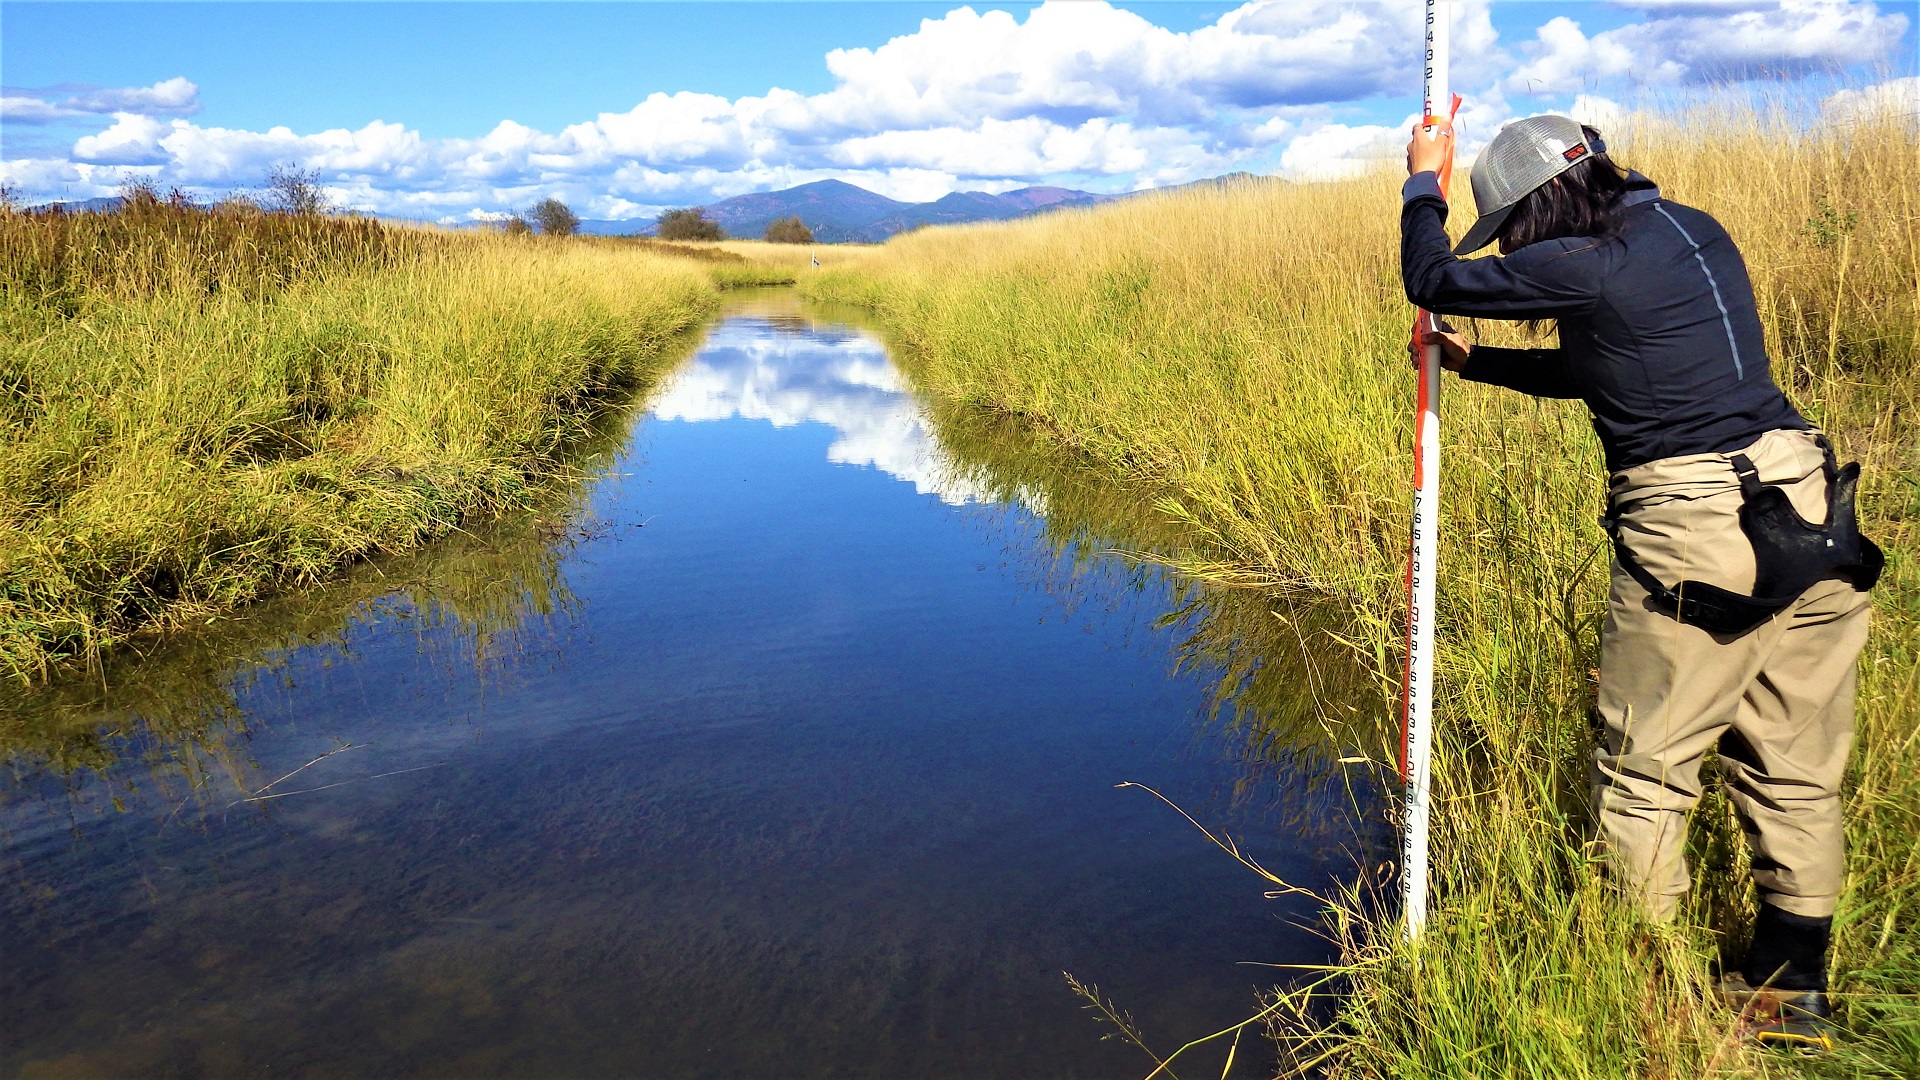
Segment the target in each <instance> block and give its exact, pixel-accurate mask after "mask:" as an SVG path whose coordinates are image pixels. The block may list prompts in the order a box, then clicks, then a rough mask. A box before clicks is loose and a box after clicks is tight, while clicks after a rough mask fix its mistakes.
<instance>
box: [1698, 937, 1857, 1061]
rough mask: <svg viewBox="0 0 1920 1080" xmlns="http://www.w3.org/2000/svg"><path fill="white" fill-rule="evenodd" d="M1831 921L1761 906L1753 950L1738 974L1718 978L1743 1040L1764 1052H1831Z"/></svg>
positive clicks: (1737, 971)
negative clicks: (1786, 1049)
mask: <svg viewBox="0 0 1920 1080" xmlns="http://www.w3.org/2000/svg"><path fill="white" fill-rule="evenodd" d="M1832 934H1833V920H1832V919H1831V918H1813V917H1810V916H1806V915H1795V914H1793V913H1791V912H1787V911H1782V910H1780V909H1779V908H1777V907H1774V906H1773V905H1771V904H1767V903H1762V904H1761V905H1760V917H1759V919H1758V920H1757V921H1756V923H1755V925H1754V929H1753V947H1752V948H1750V949H1748V950H1747V957H1746V959H1745V960H1743V961H1741V963H1740V966H1739V967H1738V969H1736V970H1734V971H1730V972H1727V973H1726V974H1725V975H1722V976H1721V977H1720V996H1721V998H1722V999H1723V1000H1725V1001H1726V1003H1727V1004H1728V1005H1729V1006H1731V1007H1732V1008H1733V1009H1735V1010H1736V1011H1738V1012H1739V1014H1740V1018H1741V1022H1740V1026H1741V1029H1742V1031H1743V1032H1744V1033H1745V1034H1746V1037H1747V1038H1749V1039H1751V1040H1753V1041H1754V1042H1757V1043H1760V1044H1761V1045H1764V1046H1784V1047H1795V1048H1800V1049H1807V1050H1832V1049H1833V1020H1832V1015H1833V1010H1832V1007H1831V1005H1830V1004H1829V1002H1828V1001H1827V943H1828V941H1829V939H1830V938H1831V937H1832Z"/></svg>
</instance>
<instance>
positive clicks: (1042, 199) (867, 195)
mask: <svg viewBox="0 0 1920 1080" xmlns="http://www.w3.org/2000/svg"><path fill="white" fill-rule="evenodd" d="M1117 197H1118V196H1114V195H1096V194H1094V193H1093V192H1090V191H1073V190H1070V189H1068V188H1058V187H1029V188H1020V189H1018V190H1016V191H1008V192H1003V193H1001V194H999V195H990V194H988V193H986V192H984V191H956V192H954V193H952V194H951V195H946V196H943V197H941V198H939V199H935V200H934V201H932V202H924V203H911V202H900V201H898V200H896V199H889V198H887V197H886V196H885V195H876V194H874V193H873V192H871V191H868V190H867V189H866V188H863V187H858V186H855V185H853V184H849V183H846V182H845V181H841V180H816V181H814V182H813V183H811V184H801V185H800V186H799V187H791V188H787V189H786V190H784V191H756V192H754V193H752V194H750V195H735V196H734V197H733V198H731V199H722V200H721V201H719V202H717V203H713V204H712V205H710V206H706V207H703V209H704V210H706V212H707V217H709V218H711V219H712V220H714V221H716V222H718V223H719V225H720V227H721V228H723V229H725V230H727V235H728V236H736V237H740V238H742V239H750V240H757V239H759V238H760V237H761V236H762V235H763V234H765V233H766V231H767V226H768V225H771V224H772V223H773V222H775V221H777V220H779V219H780V218H784V217H794V216H797V217H799V218H800V220H801V221H804V222H806V223H807V228H809V229H812V230H813V236H814V239H816V240H819V241H820V242H821V243H823V244H836V243H844V242H847V241H858V242H864V243H879V242H880V241H882V240H885V239H886V238H887V237H889V236H893V235H894V234H896V233H903V232H906V231H907V230H908V229H916V228H919V227H920V226H922V225H957V224H960V223H962V222H967V221H1003V220H1005V219H1007V218H1016V217H1025V216H1027V215H1028V214H1035V213H1039V212H1040V211H1043V210H1055V209H1059V208H1062V207H1069V206H1093V205H1095V204H1097V203H1103V202H1107V201H1108V200H1110V199H1114V198H1117ZM580 231H581V232H587V233H593V234H596V235H601V236H607V235H617V234H624V233H632V232H636V231H638V232H642V233H651V232H653V223H652V222H635V221H583V222H581V223H580Z"/></svg>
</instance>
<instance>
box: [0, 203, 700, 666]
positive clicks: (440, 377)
mask: <svg viewBox="0 0 1920 1080" xmlns="http://www.w3.org/2000/svg"><path fill="white" fill-rule="evenodd" d="M716 302H717V294H716V292H715V288H714V282H713V279H712V278H711V277H710V276H709V275H707V274H706V273H704V272H703V271H702V270H701V269H700V268H699V267H698V266H696V265H694V264H691V263H689V262H686V261H684V260H679V259H674V258H669V257H666V256H662V255H657V254H649V253H645V252H638V251H622V250H608V249H602V248H597V247H593V246H589V245H566V244H522V243H516V242H513V241H510V240H506V239H499V238H482V237H474V236H458V235H450V234H443V233H433V232H427V231H420V230H405V229H395V228H392V227H390V226H384V225H380V224H378V223H375V222H369V221H361V220H352V219H345V220H341V219H330V218H317V217H315V218H304V219H302V218H293V217H284V216H281V215H270V214H260V213H258V212H257V211H247V210H244V209H242V210H221V211H215V212H207V211H199V210H194V209H191V208H185V207H171V206H167V205H166V204H151V203H148V204H144V205H138V206H135V207H133V208H131V209H130V210H128V211H123V212H121V213H117V214H99V215H96V214H89V215H72V216H68V215H40V214H32V215H28V214H5V215H0V413H4V416H5V424H4V426H3V427H0V671H4V672H5V674H6V676H7V677H9V678H11V679H13V680H15V681H33V680H37V679H41V678H44V677H45V676H47V675H48V674H49V673H50V672H51V670H52V668H53V667H54V665H56V664H58V663H59V662H61V661H63V660H69V659H73V658H83V659H85V658H94V657H97V655H98V653H99V652H100V651H101V650H102V649H105V648H108V647H110V646H112V645H113V644H115V643H117V642H120V641H123V640H125V639H126V638H128V637H129V636H131V635H134V634H137V633H142V632H146V631H151V630H159V629H168V628H174V627H181V626H187V625H193V624H196V623H201V622H204V621H205V620H206V619H207V618H209V617H210V616H212V615H215V614H217V613H219V612H221V611H224V610H226V609H229V608H231V607H234V606H236V605H239V604H243V603H246V602H248V601H250V600H253V599H255V598H257V597H259V596H261V595H263V594H265V593H268V592H272V591H275V590H278V589H284V588H288V587H294V586H300V585H304V584H309V583H312V582H315V581H318V580H321V579H323V578H325V577H328V576H331V575H333V574H334V573H336V572H338V570H339V568H340V567H341V566H342V565H344V564H345V563H347V562H349V561H352V560H354V559H358V558H361V557H364V556H367V555H371V554H375V553H392V552H398V551H404V550H407V549H410V548H412V547H415V546H417V545H419V544H422V543H424V542H426V541H428V540H430V539H432V538H434V537H437V536H441V535H444V534H446V533H447V532H449V531H450V530H452V529H454V528H456V527H457V526H458V525H459V524H460V523H461V522H462V521H465V520H467V519H469V518H471V517H473V516H475V515H484V514H489V513H492V512H495V511H497V510H500V509H502V508H505V507H508V506H513V505H518V504H522V503H525V502H526V501H527V500H528V499H529V498H530V497H531V494H532V492H533V490H534V489H535V488H536V487H538V486H539V485H540V484H541V483H542V482H543V480H544V479H545V478H547V477H550V476H552V475H553V474H554V473H555V472H556V471H561V472H563V471H564V469H565V465H564V461H565V457H566V449H567V447H568V446H569V445H570V443H572V442H573V441H574V440H576V439H577V438H578V437H579V436H580V434H581V433H582V432H583V431H584V430H585V429H586V427H587V426H588V425H589V424H590V422H591V418H592V416H593V415H594V413H595V412H596V411H597V410H599V409H600V408H602V407H603V406H604V404H605V403H607V402H608V401H610V400H613V399H615V398H617V397H619V396H620V395H622V394H625V393H627V392H629V391H630V390H631V389H632V388H634V387H635V386H637V385H638V384H639V383H640V382H641V381H642V380H643V379H645V378H647V377H649V376H650V375H651V374H653V369H652V366H651V365H652V364H654V363H656V362H657V360H656V358H657V357H659V356H660V355H661V354H662V351H663V347H664V346H665V345H666V344H667V343H668V342H669V341H670V340H671V339H672V338H673V337H674V336H675V335H677V334H679V333H680V332H681V331H683V330H685V329H686V328H688V327H690V326H692V325H694V324H695V323H697V322H698V321H700V320H701V319H703V318H704V317H705V316H706V315H707V314H708V313H709V312H711V311H712V310H713V308H714V306H715V304H716Z"/></svg>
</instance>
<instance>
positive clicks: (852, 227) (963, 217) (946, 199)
mask: <svg viewBox="0 0 1920 1080" xmlns="http://www.w3.org/2000/svg"><path fill="white" fill-rule="evenodd" d="M1285 182H1286V181H1284V180H1278V179H1274V178H1271V177H1260V176H1255V175H1253V174H1252V173H1228V174H1227V175H1225V176H1217V177H1214V178H1212V179H1209V180H1196V181H1194V182H1193V183H1191V184H1181V185H1178V186H1177V187H1170V188H1154V189H1153V191H1152V192H1135V193H1133V194H1134V195H1140V194H1152V193H1161V192H1167V191H1177V190H1180V189H1181V188H1194V187H1204V186H1214V185H1221V184H1235V183H1270V184H1282V183H1285ZM1131 197H1133V195H1096V194H1094V193H1093V192H1091V191H1074V190H1072V189H1071V188H1059V187H1025V188H1019V189H1016V190H1014V191H1006V192H1001V193H1000V194H998V195H990V194H988V193H987V192H984V191H956V192H953V193H952V194H950V195H945V196H942V197H941V198H938V199H935V200H934V201H932V202H923V203H912V202H900V201H898V200H895V199H889V198H887V197H886V196H885V195H877V194H875V193H873V192H871V191H868V190H867V189H866V188H863V187H858V186H855V185H853V184H849V183H846V182H844V181H841V180H816V181H814V182H813V183H811V184H801V185H800V186H799V187H791V188H787V189H786V190H784V191H757V192H754V193H752V194H750V195H735V196H734V197H733V198H731V199H722V200H720V201H719V202H717V203H713V204H711V205H709V206H706V207H704V208H703V209H705V210H706V212H707V217H709V218H711V219H712V220H714V221H716V222H718V223H719V225H720V227H721V228H723V229H725V230H726V231H727V235H728V236H733V237H739V238H741V239H746V240H757V239H759V238H760V237H761V236H762V235H764V234H765V233H766V231H767V226H768V225H770V224H772V223H773V222H774V221H777V220H779V219H780V218H783V217H794V216H798V217H799V218H800V220H801V221H804V222H806V223H807V227H808V228H810V229H812V230H813V236H814V239H816V240H818V241H820V242H821V243H823V244H836V243H845V242H848V241H854V242H860V243H879V242H881V241H883V240H885V239H887V238H888V237H890V236H894V235H896V234H898V233H903V232H906V231H907V230H909V229H917V228H919V227H920V226H922V225H959V224H964V223H966V222H969V221H1005V220H1007V219H1008V218H1018V217H1026V216H1028V215H1029V214H1038V213H1043V212H1046V211H1049V210H1060V209H1067V208H1072V207H1080V206H1096V205H1098V204H1100V203H1104V202H1111V201H1113V200H1115V199H1125V198H1131ZM45 205H46V206H48V207H51V206H60V207H62V208H64V209H66V210H67V211H69V212H81V211H88V210H102V211H104V210H112V209H114V208H116V207H118V206H119V205H120V200H119V199H117V198H111V197H109V198H104V199H88V200H86V201H84V202H65V203H47V204H45ZM653 230H654V225H653V222H652V221H647V220H629V221H606V220H587V221H582V222H581V223H580V231H581V232H583V233H587V234H589V235H593V236H630V235H634V234H641V235H649V234H651V233H652V232H653Z"/></svg>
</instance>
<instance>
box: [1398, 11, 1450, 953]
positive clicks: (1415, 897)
mask: <svg viewBox="0 0 1920 1080" xmlns="http://www.w3.org/2000/svg"><path fill="white" fill-rule="evenodd" d="M1449 6H1450V5H1449V4H1448V3H1447V0H1427V18H1426V39H1427V40H1426V46H1427V47H1426V78H1425V86H1424V88H1423V92H1422V97H1423V98H1424V107H1425V112H1424V113H1422V115H1423V116H1425V117H1426V120H1427V130H1428V131H1432V130H1433V122H1434V121H1435V120H1436V119H1438V118H1439V117H1440V116H1441V115H1443V114H1442V111H1441V110H1443V109H1446V108H1447V102H1448V95H1447V31H1448V25H1447V24H1448V16H1449V15H1450V12H1449V11H1448V8H1449ZM1441 176H1442V182H1443V183H1444V182H1445V178H1446V172H1445V171H1443V172H1442V174H1441ZM1417 319H1418V323H1417V325H1418V326H1420V327H1421V328H1422V329H1438V328H1439V324H1440V320H1439V318H1438V317H1437V316H1435V315H1432V314H1429V313H1428V312H1425V311H1422V312H1420V313H1419V315H1418V316H1417ZM1415 425H1416V426H1415V430H1414V444H1413V473H1414V490H1413V554H1412V558H1411V559H1410V560H1409V563H1408V568H1407V594H1408V595H1407V692H1406V714H1405V717H1404V721H1405V727H1404V732H1405V735H1404V742H1403V743H1402V745H1401V753H1402V755H1403V760H1404V763H1405V765H1404V768H1405V775H1404V779H1405V780H1406V798H1407V806H1406V826H1405V828H1406V831H1405V833H1404V835H1403V836H1402V837H1401V841H1400V843H1401V849H1400V882H1401V897H1402V900H1403V901H1404V905H1403V910H1404V912H1405V915H1406V924H1407V937H1408V938H1409V939H1414V938H1418V937H1419V936H1420V929H1421V927H1422V926H1424V925H1425V924H1426V921H1427V877H1428V871H1427V825H1428V821H1429V818H1430V816H1431V814H1432V803H1431V796H1432V792H1431V787H1430V785H1431V780H1432V775H1433V622H1434V618H1433V611H1434V578H1435V574H1436V571H1437V570H1438V569H1439V561H1440V560H1439V555H1440V550H1439V548H1440V347H1439V346H1438V345H1430V346H1427V347H1426V348H1424V349H1423V350H1422V351H1421V354H1420V392H1419V397H1418V402H1417V406H1416V409H1415Z"/></svg>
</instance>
